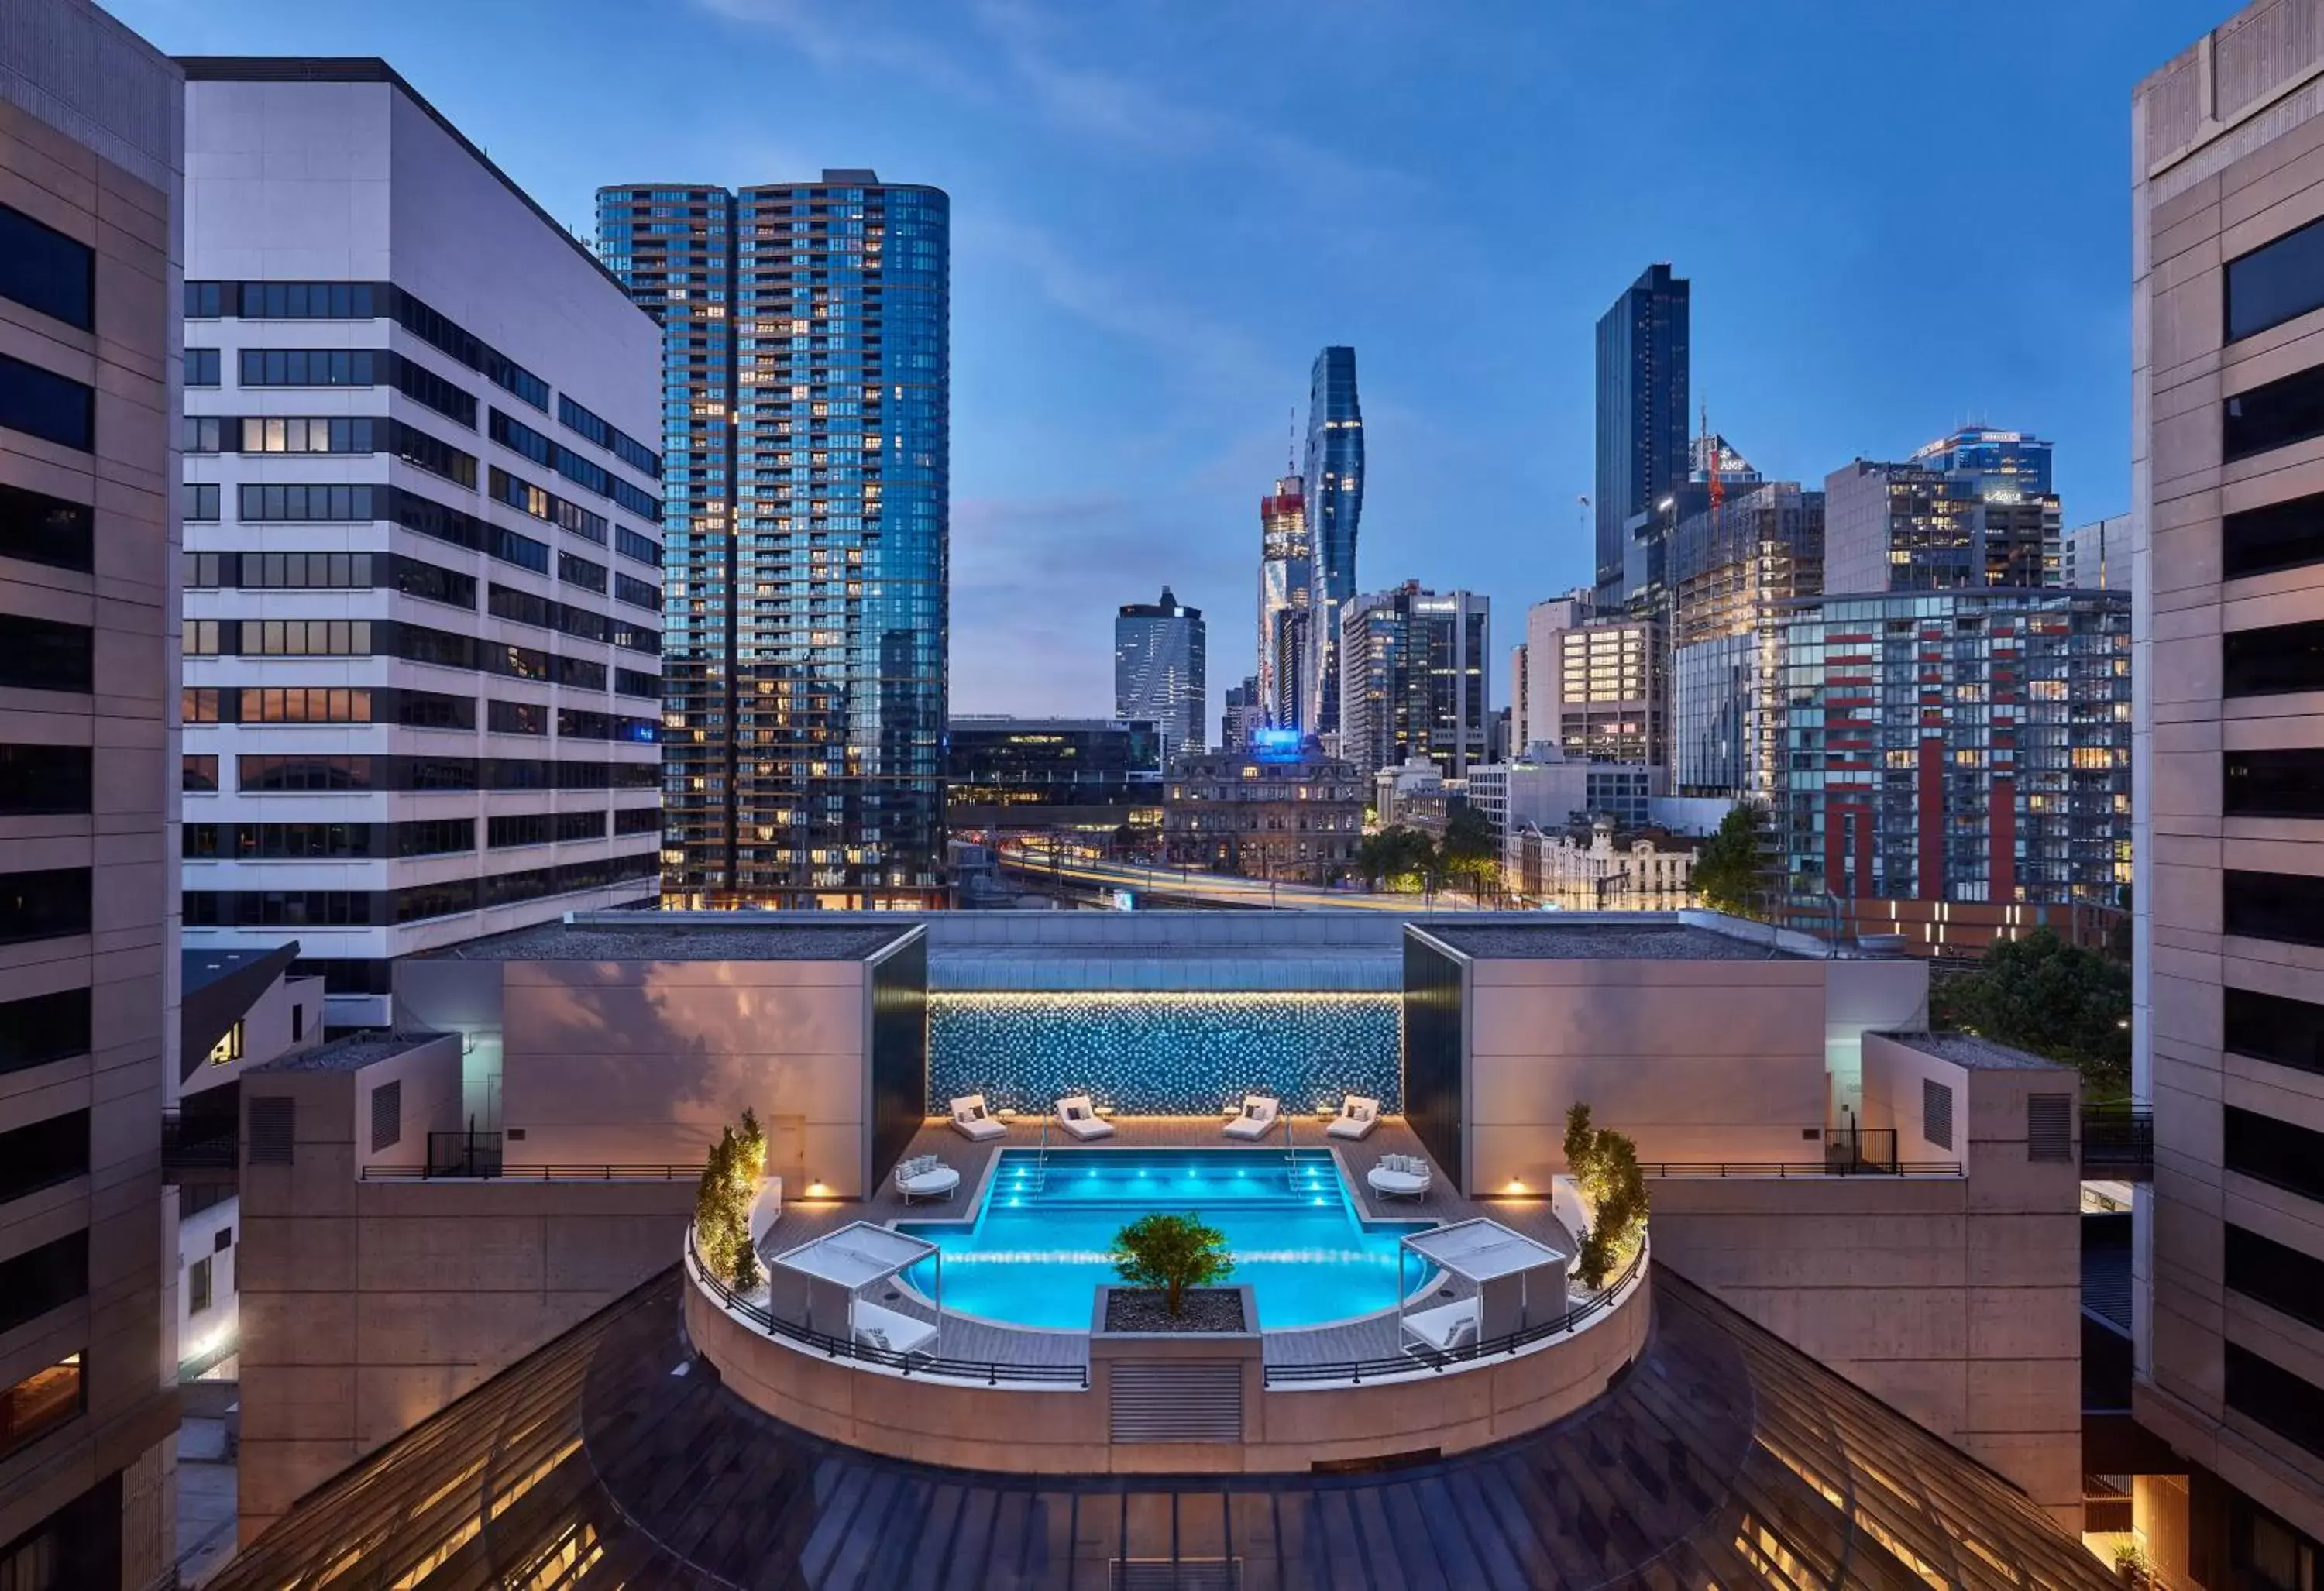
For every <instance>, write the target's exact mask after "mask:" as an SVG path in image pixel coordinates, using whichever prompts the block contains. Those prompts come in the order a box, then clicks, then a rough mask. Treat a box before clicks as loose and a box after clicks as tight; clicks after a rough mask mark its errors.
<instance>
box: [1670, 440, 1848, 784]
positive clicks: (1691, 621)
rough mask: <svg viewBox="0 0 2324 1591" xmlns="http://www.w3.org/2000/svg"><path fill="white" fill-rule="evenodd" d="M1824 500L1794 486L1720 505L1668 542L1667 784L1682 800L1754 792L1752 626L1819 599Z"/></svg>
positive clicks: (1760, 760)
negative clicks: (1784, 608)
mask: <svg viewBox="0 0 2324 1591" xmlns="http://www.w3.org/2000/svg"><path fill="white" fill-rule="evenodd" d="M1823 539H1824V494H1823V493H1822V492H1808V491H1802V490H1801V489H1800V486H1799V485H1798V483H1795V482H1791V481H1777V482H1769V483H1762V484H1760V485H1758V486H1757V487H1753V488H1750V489H1748V490H1745V491H1743V492H1740V493H1739V494H1737V495H1732V496H1725V497H1724V498H1723V501H1720V503H1719V504H1718V505H1717V506H1715V507H1714V506H1711V505H1708V504H1706V505H1705V506H1704V508H1703V510H1702V511H1701V512H1700V513H1696V514H1692V515H1690V516H1689V517H1688V518H1687V519H1686V520H1683V521H1682V522H1681V523H1680V525H1679V527H1678V529H1677V531H1676V532H1675V533H1674V536H1673V538H1672V540H1671V547H1670V573H1671V642H1672V645H1671V662H1670V693H1671V701H1670V722H1671V730H1670V738H1671V777H1672V782H1673V783H1674V786H1676V787H1677V789H1678V790H1679V791H1681V792H1682V793H1683V794H1686V795H1691V796H1739V795H1742V794H1743V793H1744V792H1746V791H1747V790H1750V789H1754V788H1757V787H1758V786H1757V785H1755V784H1754V783H1753V780H1754V778H1755V777H1756V774H1755V770H1756V769H1757V768H1758V767H1760V766H1761V765H1763V764H1764V761H1765V758H1764V755H1763V754H1762V750H1761V742H1762V740H1763V733H1762V729H1761V725H1760V721H1759V717H1758V715H1757V705H1758V702H1759V688H1758V687H1759V668H1758V665H1759V659H1760V647H1759V642H1758V633H1759V627H1760V621H1761V620H1762V619H1763V618H1764V617H1765V615H1766V612H1768V610H1769V607H1770V606H1771V605H1772V604H1774V603H1777V602H1788V601H1791V600H1793V599H1794V598H1798V597H1807V596H1814V595H1817V594H1819V593H1821V591H1822V590H1823Z"/></svg>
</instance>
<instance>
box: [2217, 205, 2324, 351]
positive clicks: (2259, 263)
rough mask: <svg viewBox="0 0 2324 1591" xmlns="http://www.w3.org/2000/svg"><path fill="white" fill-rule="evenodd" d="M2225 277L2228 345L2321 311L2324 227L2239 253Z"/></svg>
mask: <svg viewBox="0 0 2324 1591" xmlns="http://www.w3.org/2000/svg"><path fill="white" fill-rule="evenodd" d="M2226 274H2227V281H2226V286H2225V291H2224V293H2223V295H2222V298H2223V304H2222V308H2224V310H2225V316H2226V321H2227V325H2226V328H2225V329H2226V333H2227V341H2228V342H2230V343H2233V342H2237V341H2240V340H2241V339H2242V338H2245V337H2248V336H2254V335H2255V334H2256V333H2259V332H2264V331H2265V330H2267V328H2268V327H2270V326H2281V325H2282V324H2283V323H2284V322H2285V321H2287V320H2291V319H2292V318H2294V317H2297V316H2301V315H2305V314H2307V313H2308V312H2309V311H2310V309H2315V308H2324V222H2313V221H2311V222H2310V223H2309V224H2308V225H2305V226H2303V227H2301V228H2300V229H2299V230H2298V231H2297V232H2287V233H2285V234H2284V235H2282V237H2278V238H2273V239H2270V240H2269V241H2268V242H2266V243H2264V244H2260V246H2259V247H2257V248H2255V249H2254V250H2252V251H2251V253H2247V254H2238V255H2237V256H2236V258H2234V259H2232V260H2230V261H2228V262H2227V273H2226Z"/></svg>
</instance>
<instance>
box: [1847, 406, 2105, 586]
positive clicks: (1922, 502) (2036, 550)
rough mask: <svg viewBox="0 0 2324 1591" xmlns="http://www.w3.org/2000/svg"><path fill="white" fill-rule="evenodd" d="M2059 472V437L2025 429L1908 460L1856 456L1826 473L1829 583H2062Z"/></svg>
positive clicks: (1952, 443)
mask: <svg viewBox="0 0 2324 1591" xmlns="http://www.w3.org/2000/svg"><path fill="white" fill-rule="evenodd" d="M2049 475H2050V445H2049V444H2048V443H2046V442H2043V441H2041V440H2039V439H2038V438H2035V437H2027V436H2025V435H2024V434H2023V433H2021V432H2016V431H1998V432H1997V431H1976V432H1970V433H1962V434H1957V435H1955V436H1952V437H1941V438H1940V439H1939V440H1937V441H1935V442H1932V443H1930V444H1928V445H1927V446H1924V447H1923V448H1921V449H1920V450H1919V451H1918V452H1917V453H1915V454H1914V455H1913V457H1912V458H1911V459H1910V460H1909V461H1907V462H1905V463H1902V464H1879V463H1874V462H1872V461H1870V460H1867V459H1861V458H1858V459H1855V460H1851V461H1850V462H1849V464H1847V465H1846V466H1844V467H1843V468H1840V469H1838V470H1835V471H1833V472H1832V473H1831V474H1830V475H1829V476H1827V477H1825V480H1824V496H1825V502H1824V581H1823V589H1824V590H1826V591H1828V592H1831V593H1835V594H1838V593H1857V592H1877V591H1949V590H1953V589H1956V588H1958V587H1961V586H1978V585H1984V586H1999V587H2004V588H2007V589H2013V590H2019V589H2030V588H2032V587H2034V586H2041V585H2055V584H2058V538H2059V535H2060V525H2061V520H2060V518H2059V507H2058V499H2057V497H2056V495H2055V494H2054V493H2052V492H2050V490H2049ZM2037 487H2038V490H2035V488H2037Z"/></svg>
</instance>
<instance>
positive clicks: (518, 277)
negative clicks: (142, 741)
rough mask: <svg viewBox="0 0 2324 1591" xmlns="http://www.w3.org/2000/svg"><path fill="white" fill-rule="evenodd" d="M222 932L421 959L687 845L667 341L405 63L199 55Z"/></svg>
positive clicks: (640, 892) (190, 443)
mask: <svg viewBox="0 0 2324 1591" xmlns="http://www.w3.org/2000/svg"><path fill="white" fill-rule="evenodd" d="M185 66H186V74H187V78H188V79H189V81H188V87H187V94H186V102H187V103H186V167H187V178H186V216H187V225H186V344H187V352H186V398H185V405H186V418H185V428H184V440H185V455H186V456H185V464H184V480H185V489H184V503H185V510H186V512H185V519H186V538H185V546H186V548H187V556H186V560H185V562H186V579H185V585H186V595H185V625H184V631H185V640H184V651H185V654H186V656H185V687H186V688H185V717H186V731H185V744H184V751H185V770H184V788H185V799H184V821H185V838H184V854H185V859H186V860H185V909H186V943H187V946H188V948H189V949H193V948H197V947H200V946H205V945H208V946H217V947H221V948H223V947H231V946H250V945H264V944H271V943H279V942H281V941H282V940H284V939H286V938H291V937H295V938H296V939H297V940H298V941H299V942H300V946H301V947H302V961H301V967H300V970H304V971H311V972H318V973H320V974H321V975H322V976H323V977H324V979H325V980H326V989H327V1020H328V1022H329V1023H330V1024H331V1025H333V1026H347V1025H374V1024H383V1023H384V1022H385V1021H386V1019H387V1015H388V990H389V971H388V969H389V963H390V962H391V961H392V960H393V959H394V958H396V957H398V956H401V955H405V954H408V953H410V952H415V951H420V950H429V949H436V948H439V947H442V946H444V945H447V944H452V943H459V942H462V941H465V940H468V939H473V938H475V937H478V936H480V935H484V934H488V933H499V932H502V931H503V930H507V929H512V928H518V927H522V926H525V925H527V924H533V923H538V922H541V921H544V920H546V919H549V918H553V917H555V916H557V915H559V914H561V913H563V912H566V911H568V910H574V909H582V908H592V907H601V906H615V905H623V904H632V903H639V902H645V901H650V900H651V899H653V898H654V897H655V894H656V892H657V875H658V872H659V854H660V815H659V782H660V757H659V749H658V746H657V740H658V737H659V713H660V703H659V695H660V678H659V648H660V636H659V629H660V626H659V614H660V608H661V584H660V579H661V574H660V562H661V533H660V529H659V518H660V487H659V475H660V467H661V466H660V461H659V458H658V457H657V455H656V454H655V452H654V450H653V449H652V447H651V446H650V445H649V444H648V443H647V442H645V441H641V438H651V437H659V435H660V434H661V418H660V412H659V391H660V380H659V371H660V363H661V337H660V334H659V331H658V330H657V328H656V327H655V326H654V323H653V321H652V320H651V319H650V317H648V316H647V315H646V313H645V312H644V311H643V310H641V309H640V308H637V307H636V306H635V305H634V304H633V303H632V302H631V300H630V297H629V295H628V294H627V293H626V292H625V291H623V290H622V286H621V284H620V282H619V281H617V280H615V279H614V278H613V276H611V275H610V274H608V273H607V272H606V271H604V269H603V268H602V267H601V266H600V265H599V264H598V263H597V262H596V260H595V258H594V257H593V256H592V255H591V254H590V253H588V252H587V250H586V249H585V248H584V247H583V246H582V245H581V244H579V243H578V242H576V240H575V239H574V238H573V237H571V236H570V235H568V234H567V233H566V232H565V230H564V229H563V228H561V227H560V226H558V224H557V223H556V222H555V221H554V220H553V219H551V218H550V217H549V215H548V214H547V213H546V212H545V211H543V210H542V209H541V208H540V207H539V206H538V205H536V204H535V203H534V202H533V201H532V200H531V199H530V198H527V197H526V196H525V195H524V193H523V192H522V191H521V190H520V189H518V188H517V187H516V186H515V185H514V184H513V183H512V182H511V181H510V180H509V179H508V178H507V177H506V176H505V175H503V173H502V172H501V171H500V170H498V169H497V168H496V167H494V166H493V164H492V162H491V161H488V160H487V159H485V157H484V154H483V152H481V151H479V150H478V149H477V148H476V147H475V145H474V144H472V143H469V142H468V141H467V140H466V138H464V137H463V136H462V135H461V134H460V133H459V132H458V131H457V129H455V128H454V127H453V126H452V125H451V124H449V123H448V122H447V121H446V120H445V119H444V118H443V117H442V116H441V115H438V113H437V112H436V111H435V110H434V109H433V108H432V107H430V106H429V104H428V103H427V102H426V101H425V100H423V99H422V98H420V96H419V95H418V94H417V93H415V92H414V91H413V90H412V89H411V87H410V85H408V84H406V83H405V82H404V81H403V80H402V79H401V78H399V77H398V76H397V75H396V74H395V73H394V71H392V69H390V68H388V67H387V66H386V65H385V64H384V63H383V62H381V61H378V60H238V59H215V60H203V59H197V60H189V61H188V62H186V63H185Z"/></svg>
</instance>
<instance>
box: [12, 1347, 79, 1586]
mask: <svg viewBox="0 0 2324 1591" xmlns="http://www.w3.org/2000/svg"><path fill="white" fill-rule="evenodd" d="M87 1409H88V1379H87V1377H85V1376H84V1375H82V1374H81V1356H80V1355H78V1354H68V1355H66V1356H64V1357H63V1358H61V1359H60V1360H58V1361H57V1362H56V1363H55V1364H53V1365H50V1366H46V1367H44V1368H42V1369H39V1370H35V1371H33V1372H32V1374H31V1375H27V1376H26V1377H24V1379H23V1380H22V1381H20V1382H18V1383H16V1384H15V1385H14V1386H12V1387H9V1388H7V1389H6V1390H5V1391H0V1459H5V1458H8V1457H10V1456H11V1455H12V1454H14V1453H17V1452H20V1451H22V1450H23V1448H28V1447H30V1446H31V1445H32V1443H34V1442H36V1441H38V1440H40V1439H41V1438H42V1437H44V1436H46V1435H48V1434H49V1432H51V1431H52V1430H56V1429H57V1428H58V1427H59V1426H60V1425H65V1424H68V1423H69V1422H70V1421H73V1420H75V1419H77V1418H78V1417H79V1415H80V1414H81V1413H82V1412H84V1411H86V1410H87ZM9 1567H10V1566H9V1565H8V1564H7V1562H6V1560H5V1559H0V1576H5V1574H6V1573H7V1572H8V1570H9ZM21 1583H22V1584H23V1585H25V1586H28V1587H29V1588H30V1591H47V1588H48V1587H49V1586H54V1587H56V1591H63V1586H64V1582H63V1581H62V1580H51V1581H47V1582H43V1581H42V1580H39V1579H32V1580H30V1581H25V1582H21Z"/></svg>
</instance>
